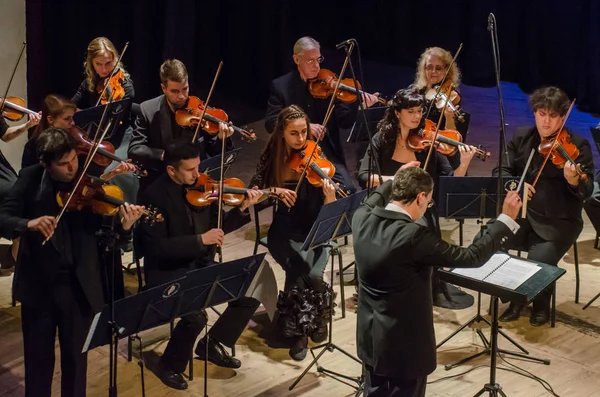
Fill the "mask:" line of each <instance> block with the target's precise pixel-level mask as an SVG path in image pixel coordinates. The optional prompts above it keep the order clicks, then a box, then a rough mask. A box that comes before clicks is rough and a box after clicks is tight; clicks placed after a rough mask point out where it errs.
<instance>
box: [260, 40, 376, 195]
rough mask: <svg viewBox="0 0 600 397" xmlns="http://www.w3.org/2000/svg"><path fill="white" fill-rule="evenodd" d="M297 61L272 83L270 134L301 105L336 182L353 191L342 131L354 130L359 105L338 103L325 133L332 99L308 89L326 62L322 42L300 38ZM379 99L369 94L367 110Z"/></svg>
mask: <svg viewBox="0 0 600 397" xmlns="http://www.w3.org/2000/svg"><path fill="white" fill-rule="evenodd" d="M293 59H294V63H295V64H296V69H295V70H293V71H291V72H289V73H287V74H285V75H283V76H281V77H278V78H277V79H275V80H273V81H272V82H271V86H270V88H269V90H270V94H269V100H268V103H267V114H266V118H265V127H266V129H267V131H268V132H269V133H273V131H274V129H275V124H276V121H277V117H278V115H279V113H280V112H281V110H283V108H285V107H286V106H290V105H297V106H299V107H300V108H302V109H303V110H304V111H305V112H306V114H307V115H308V117H309V118H310V120H311V122H312V123H311V128H310V131H311V134H312V135H313V137H315V138H316V139H322V141H321V142H320V146H321V147H322V149H323V152H324V153H325V156H326V157H327V159H328V160H329V161H331V162H332V163H333V164H334V165H335V169H336V174H337V177H336V179H338V180H340V181H341V182H342V187H343V189H344V190H349V191H353V190H354V184H353V182H352V177H351V176H350V174H349V173H348V170H347V169H346V159H345V155H344V149H343V147H342V137H341V135H340V129H342V128H351V127H352V124H353V123H354V121H355V119H356V115H357V111H358V102H354V103H350V104H345V103H340V102H339V101H337V102H336V104H335V109H334V112H333V115H332V117H331V120H330V121H329V123H328V124H327V126H326V130H325V127H323V126H322V125H321V124H319V123H322V122H323V120H324V119H325V114H326V112H327V108H328V106H329V103H330V99H331V98H329V99H317V98H315V97H313V96H312V95H311V93H310V92H309V90H308V84H309V81H310V80H311V79H314V78H316V77H317V76H318V75H319V71H320V70H321V65H320V64H321V63H322V62H323V60H324V57H323V56H322V55H321V46H320V44H319V42H317V41H316V40H315V39H313V38H311V37H302V38H300V39H298V41H296V43H295V44H294V55H293ZM332 84H334V83H333V81H332ZM377 99H378V93H375V94H374V95H371V94H366V93H365V94H364V101H363V105H364V107H365V108H367V107H370V106H373V105H374V104H376V103H377Z"/></svg>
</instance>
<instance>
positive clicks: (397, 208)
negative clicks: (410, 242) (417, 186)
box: [385, 203, 414, 221]
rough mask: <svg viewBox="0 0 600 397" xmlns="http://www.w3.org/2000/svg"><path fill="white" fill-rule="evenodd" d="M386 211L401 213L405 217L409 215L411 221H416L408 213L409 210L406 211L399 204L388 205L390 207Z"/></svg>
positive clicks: (386, 207)
mask: <svg viewBox="0 0 600 397" xmlns="http://www.w3.org/2000/svg"><path fill="white" fill-rule="evenodd" d="M385 209H386V210H388V211H394V212H400V213H401V214H404V215H408V217H409V218H410V220H412V221H414V219H413V218H412V216H411V215H410V214H409V213H408V211H407V210H405V209H404V208H402V207H400V206H399V205H397V204H394V203H388V205H386V206H385Z"/></svg>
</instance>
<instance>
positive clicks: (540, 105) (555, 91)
mask: <svg viewBox="0 0 600 397" xmlns="http://www.w3.org/2000/svg"><path fill="white" fill-rule="evenodd" d="M570 105H571V101H570V99H569V97H568V96H567V94H565V92H564V91H563V90H561V89H560V88H558V87H544V88H538V89H537V90H535V91H534V92H533V94H531V96H530V97H529V106H531V109H533V111H534V112H536V111H537V110H539V109H547V110H549V111H550V112H553V113H558V114H559V115H560V116H564V115H565V114H567V111H568V110H569V106H570Z"/></svg>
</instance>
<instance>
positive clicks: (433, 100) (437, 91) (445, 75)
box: [425, 43, 463, 119]
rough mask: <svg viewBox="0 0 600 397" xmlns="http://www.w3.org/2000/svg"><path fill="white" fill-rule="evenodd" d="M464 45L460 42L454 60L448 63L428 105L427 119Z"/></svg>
mask: <svg viewBox="0 0 600 397" xmlns="http://www.w3.org/2000/svg"><path fill="white" fill-rule="evenodd" d="M462 47H463V43H460V45H459V46H458V50H456V53H455V54H454V57H453V58H452V61H451V62H450V64H449V65H448V68H447V69H446V73H445V74H444V77H443V78H442V81H440V84H439V86H438V88H437V90H436V92H435V96H434V97H433V99H432V100H431V102H430V103H429V106H428V107H427V113H426V114H425V118H426V119H427V118H428V117H429V113H430V112H431V109H432V107H433V104H434V103H435V101H436V100H437V98H438V97H439V96H440V92H441V91H442V87H443V86H444V83H445V82H446V79H447V78H448V74H449V73H450V69H452V66H453V65H454V64H455V63H456V58H458V54H460V52H461V51H462ZM442 114H444V113H442Z"/></svg>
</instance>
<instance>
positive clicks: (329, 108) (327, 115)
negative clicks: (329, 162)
mask: <svg viewBox="0 0 600 397" xmlns="http://www.w3.org/2000/svg"><path fill="white" fill-rule="evenodd" d="M352 45H353V44H352ZM350 53H351V52H350V51H348V53H347V54H346V59H345V60H344V64H343V65H342V70H341V71H340V74H339V76H338V80H337V83H336V85H335V88H334V90H333V94H331V100H330V101H329V106H327V112H325V118H324V119H323V124H322V125H323V128H324V129H325V128H326V127H327V123H329V119H330V118H331V115H332V114H333V110H334V107H335V104H334V102H335V97H336V96H337V94H338V92H339V90H340V83H341V82H342V78H343V77H344V73H346V67H347V66H348V62H349V61H350V57H349V56H348V55H349V54H350ZM359 99H360V95H358V96H357V100H359ZM324 136H325V132H323V134H321V136H320V137H319V138H320V139H316V143H317V144H316V145H315V147H314V148H313V150H312V151H311V152H310V156H309V157H308V162H307V163H306V167H304V169H303V170H302V174H300V178H298V183H297V184H296V188H295V189H294V191H295V192H296V193H298V189H299V188H300V184H301V183H302V180H303V179H304V177H305V176H306V171H307V170H308V167H309V164H310V162H311V161H312V159H313V157H314V156H315V151H316V150H317V146H318V144H319V142H320V141H321V139H322V138H323V137H324Z"/></svg>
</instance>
